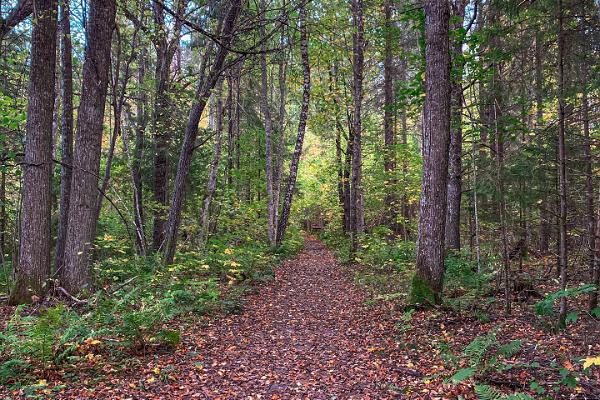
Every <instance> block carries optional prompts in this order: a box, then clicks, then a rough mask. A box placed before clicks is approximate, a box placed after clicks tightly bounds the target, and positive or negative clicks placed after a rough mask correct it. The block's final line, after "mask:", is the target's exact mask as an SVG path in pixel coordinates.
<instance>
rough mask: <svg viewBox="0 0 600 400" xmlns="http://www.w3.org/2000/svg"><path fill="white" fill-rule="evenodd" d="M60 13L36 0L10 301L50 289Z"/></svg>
mask: <svg viewBox="0 0 600 400" xmlns="http://www.w3.org/2000/svg"><path fill="white" fill-rule="evenodd" d="M57 12H58V10H57V2H56V1H55V0H34V1H33V16H34V19H35V23H34V24H33V31H32V34H31V69H30V73H29V91H28V97H29V102H28V104H27V123H26V126H25V159H24V162H23V192H22V196H23V197H22V200H21V204H22V205H21V207H22V208H21V235H20V249H19V260H18V265H17V266H16V268H15V270H14V286H13V288H12V290H11V293H10V298H9V303H10V304H21V303H31V302H35V301H36V300H37V298H41V297H43V296H44V295H45V293H46V291H47V290H48V287H47V283H48V282H47V279H48V278H49V276H50V241H51V235H50V218H51V213H52V198H51V196H52V193H51V191H52V188H51V177H52V115H53V109H54V97H55V96H54V80H55V75H56V74H55V66H56V25H57V24H56V17H57ZM36 297H37V298H36Z"/></svg>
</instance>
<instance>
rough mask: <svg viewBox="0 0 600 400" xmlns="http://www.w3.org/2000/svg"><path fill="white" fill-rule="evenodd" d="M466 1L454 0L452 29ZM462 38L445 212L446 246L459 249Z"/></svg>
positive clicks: (456, 56) (456, 60) (456, 49)
mask: <svg viewBox="0 0 600 400" xmlns="http://www.w3.org/2000/svg"><path fill="white" fill-rule="evenodd" d="M466 5H467V2H466V1H464V0H455V1H454V3H453V5H452V8H453V17H454V23H453V24H452V26H451V29H452V30H453V31H454V32H457V33H458V32H459V30H460V28H462V26H463V22H464V19H465V9H466ZM462 46H463V39H462V35H461V34H457V37H455V38H454V42H453V46H452V64H453V67H454V70H455V75H454V78H453V79H452V84H451V87H450V101H451V105H450V107H451V111H450V113H451V114H450V115H451V116H450V118H451V121H450V124H451V127H450V150H449V154H448V210H447V212H446V233H445V235H446V248H447V249H450V250H460V203H461V197H462V96H463V92H462V71H463V68H464V62H463V60H462Z"/></svg>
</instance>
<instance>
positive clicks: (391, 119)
mask: <svg viewBox="0 0 600 400" xmlns="http://www.w3.org/2000/svg"><path fill="white" fill-rule="evenodd" d="M383 14H384V24H385V46H384V59H383V95H384V110H383V143H384V147H385V149H384V160H383V169H384V171H385V190H386V194H385V200H384V204H385V207H386V209H385V221H386V224H387V225H388V226H389V227H390V228H391V229H392V231H393V232H394V233H398V227H399V226H398V221H397V220H398V209H397V204H396V203H397V199H396V193H395V191H396V189H397V186H398V181H397V179H396V177H395V173H396V132H395V131H394V125H395V115H396V112H395V109H394V107H395V100H396V99H395V94H394V75H393V74H394V67H393V54H392V41H393V38H394V35H393V29H394V26H393V23H392V4H391V0H384V2H383Z"/></svg>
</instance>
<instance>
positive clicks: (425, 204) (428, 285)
mask: <svg viewBox="0 0 600 400" xmlns="http://www.w3.org/2000/svg"><path fill="white" fill-rule="evenodd" d="M449 17H450V12H449V7H448V3H447V2H446V1H445V0H428V1H427V3H426V4H425V61H426V70H425V77H426V80H425V105H424V113H423V144H424V158H423V178H422V192H421V200H420V205H419V207H420V217H419V233H418V236H419V238H418V246H417V260H416V275H415V278H414V281H413V288H412V298H413V300H415V301H417V302H421V303H422V302H435V303H439V302H440V301H441V294H442V285H443V277H444V233H445V229H444V228H445V221H446V193H447V180H448V146H449V141H450V49H449V38H448V22H449Z"/></svg>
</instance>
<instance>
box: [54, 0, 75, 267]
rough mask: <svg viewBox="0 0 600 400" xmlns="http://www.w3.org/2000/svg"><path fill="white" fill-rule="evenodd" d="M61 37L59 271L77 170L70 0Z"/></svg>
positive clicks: (64, 4)
mask: <svg viewBox="0 0 600 400" xmlns="http://www.w3.org/2000/svg"><path fill="white" fill-rule="evenodd" d="M60 9H61V12H60V18H61V19H60V30H61V32H60V40H61V46H60V47H61V79H62V85H61V86H62V103H63V107H62V115H61V134H62V144H61V163H62V164H61V167H60V206H59V217H58V233H57V237H56V271H60V270H61V268H62V265H63V263H64V255H65V239H66V237H67V226H68V223H69V202H70V199H71V177H72V175H73V170H72V168H71V166H72V164H73V59H72V46H71V22H70V6H69V0H64V1H62V2H61V3H60Z"/></svg>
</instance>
